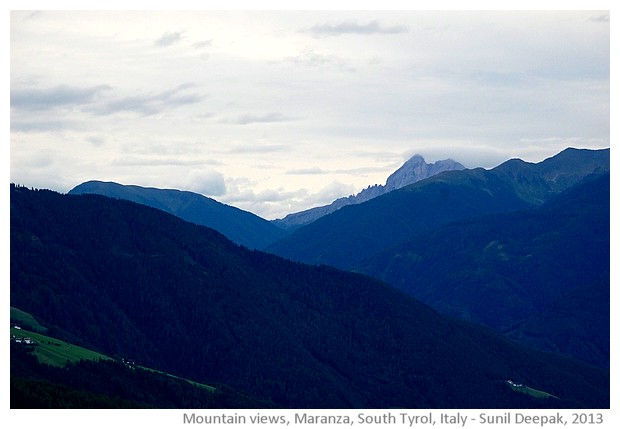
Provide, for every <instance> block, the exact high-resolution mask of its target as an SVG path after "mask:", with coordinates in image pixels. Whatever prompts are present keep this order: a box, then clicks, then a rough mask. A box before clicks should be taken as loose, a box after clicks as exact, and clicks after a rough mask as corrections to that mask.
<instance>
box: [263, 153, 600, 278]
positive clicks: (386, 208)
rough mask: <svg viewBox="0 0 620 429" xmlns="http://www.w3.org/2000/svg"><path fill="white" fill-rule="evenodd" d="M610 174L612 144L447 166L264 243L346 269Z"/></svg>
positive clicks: (285, 254) (298, 257) (279, 252)
mask: <svg viewBox="0 0 620 429" xmlns="http://www.w3.org/2000/svg"><path fill="white" fill-rule="evenodd" d="M608 171H609V149H604V150H577V149H567V150H565V151H563V152H561V153H559V154H558V155H556V156H555V157H552V158H549V159H547V160H545V161H542V162H540V163H537V164H533V163H527V162H524V161H521V160H517V159H515V160H510V161H507V162H505V163H503V164H502V165H500V166H498V167H496V168H494V169H491V170H485V169H482V168H476V169H473V170H458V171H445V172H443V173H440V174H437V175H435V176H432V177H429V178H427V179H425V180H422V181H419V182H417V183H414V184H413V185H409V186H406V187H404V188H401V189H397V190H394V191H392V192H389V193H387V194H384V195H382V196H379V197H377V198H374V199H372V200H370V201H367V202H365V203H362V204H357V205H351V206H347V207H343V208H342V209H340V210H338V211H336V212H334V213H331V214H329V215H327V216H324V217H322V218H320V219H318V220H316V221H315V222H313V223H311V224H308V225H306V226H304V227H302V228H300V229H298V230H296V231H295V232H293V233H292V234H290V235H288V236H286V237H285V238H283V239H281V240H279V241H278V242H276V243H274V244H273V245H271V246H269V247H268V248H267V250H268V251H270V252H272V253H275V254H277V255H280V256H283V257H286V258H289V259H292V260H296V261H300V262H306V263H311V264H327V265H332V266H334V267H338V268H344V269H349V268H351V267H353V266H354V265H356V264H358V263H360V262H361V261H363V260H364V259H366V258H369V257H371V256H372V255H374V254H376V253H379V252H381V251H383V250H386V249H389V248H391V247H394V246H396V245H398V244H399V243H402V242H405V241H407V240H408V239H410V238H411V237H413V236H415V235H418V234H423V233H425V232H428V231H430V230H432V229H435V228H438V227H440V226H443V225H446V224H448V223H451V222H455V221H459V220H465V219H472V218H475V217H478V216H483V215H487V214H493V213H502V212H510V211H515V210H522V209H526V208H530V207H534V206H536V205H539V204H541V203H542V202H544V201H546V200H547V199H548V198H550V197H552V196H554V195H557V194H559V193H560V192H562V191H563V190H565V189H567V188H568V187H570V186H572V185H574V184H576V183H578V182H579V181H580V180H582V179H583V178H584V177H586V176H587V175H589V174H592V173H597V172H600V173H603V172H608Z"/></svg>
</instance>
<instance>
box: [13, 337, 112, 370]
mask: <svg viewBox="0 0 620 429" xmlns="http://www.w3.org/2000/svg"><path fill="white" fill-rule="evenodd" d="M11 335H15V337H28V338H31V339H32V340H34V341H35V342H36V345H35V348H34V355H35V356H36V357H37V359H39V362H41V363H46V364H48V365H54V366H59V367H64V366H65V365H66V364H67V362H77V361H79V360H82V359H85V360H98V359H110V358H109V357H108V356H105V355H102V354H101V353H97V352H95V351H92V350H88V349H85V348H83V347H79V346H76V345H74V344H70V343H67V342H65V341H61V340H59V339H57V338H52V337H49V336H47V335H44V334H41V333H38V332H33V331H29V330H26V329H16V328H11Z"/></svg>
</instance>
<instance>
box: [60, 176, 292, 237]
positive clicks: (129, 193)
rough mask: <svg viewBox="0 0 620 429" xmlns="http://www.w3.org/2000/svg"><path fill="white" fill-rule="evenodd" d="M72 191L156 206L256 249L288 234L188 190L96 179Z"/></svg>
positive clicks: (257, 217) (253, 215)
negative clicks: (146, 186)
mask: <svg viewBox="0 0 620 429" xmlns="http://www.w3.org/2000/svg"><path fill="white" fill-rule="evenodd" d="M69 194H74V195H77V194H99V195H105V196H107V197H112V198H120V199H123V200H129V201H133V202H136V203H140V204H144V205H147V206H150V207H155V208H156V209H160V210H163V211H165V212H168V213H171V214H173V215H175V216H178V217H180V218H181V219H184V220H186V221H188V222H193V223H196V224H198V225H204V226H208V227H210V228H213V229H215V230H216V231H219V232H221V233H222V234H224V235H225V236H226V237H228V238H229V239H230V240H232V241H234V242H235V243H237V244H241V245H243V246H246V247H249V248H252V249H262V248H264V247H266V246H267V245H269V244H271V243H273V242H275V241H276V240H278V239H280V238H282V237H284V236H285V235H286V233H285V232H284V231H283V230H282V229H280V228H278V227H276V226H275V225H273V224H271V223H270V222H269V221H267V220H265V219H263V218H261V217H259V216H256V215H255V214H253V213H250V212H246V211H244V210H241V209H238V208H236V207H232V206H229V205H226V204H222V203H220V202H218V201H216V200H214V199H212V198H208V197H205V196H204V195H200V194H196V193H193V192H188V191H179V190H176V189H157V188H144V187H141V186H135V185H121V184H118V183H114V182H100V181H96V180H93V181H89V182H84V183H82V184H80V185H78V186H76V187H75V188H73V189H72V190H71V191H69Z"/></svg>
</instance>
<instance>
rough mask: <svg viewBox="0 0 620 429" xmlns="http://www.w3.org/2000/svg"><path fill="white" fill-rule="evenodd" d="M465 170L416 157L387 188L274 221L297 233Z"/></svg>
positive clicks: (374, 188)
mask: <svg viewBox="0 0 620 429" xmlns="http://www.w3.org/2000/svg"><path fill="white" fill-rule="evenodd" d="M464 169H465V167H464V166H463V165H461V164H460V163H458V162H456V161H453V160H452V159H445V160H440V161H437V162H435V163H433V164H427V163H426V161H424V158H423V157H422V156H421V155H414V156H413V157H412V158H411V159H409V160H408V161H407V162H405V163H404V164H403V165H402V166H401V167H400V168H399V169H398V170H396V171H395V172H394V173H392V174H391V175H390V176H389V177H388V179H387V181H386V183H385V185H373V186H369V187H368V188H366V189H364V190H362V191H361V192H360V193H359V194H356V195H351V196H348V197H343V198H338V199H337V200H335V201H334V202H332V203H331V204H329V205H326V206H321V207H314V208H311V209H308V210H304V211H301V212H298V213H292V214H289V215H287V216H286V217H285V218H283V219H276V220H274V221H272V222H273V223H274V224H275V225H277V226H279V227H281V228H285V229H297V228H299V227H301V226H303V225H307V224H309V223H311V222H314V221H315V220H317V219H319V218H321V217H323V216H325V215H328V214H330V213H333V212H335V211H336V210H338V209H340V208H342V207H344V206H349V205H353V204H361V203H363V202H366V201H368V200H371V199H373V198H376V197H378V196H380V195H383V194H385V193H388V192H390V191H393V190H395V189H400V188H403V187H405V186H407V185H411V184H413V183H416V182H419V181H420V180H423V179H426V178H428V177H431V176H434V175H436V174H439V173H441V172H443V171H450V170H464Z"/></svg>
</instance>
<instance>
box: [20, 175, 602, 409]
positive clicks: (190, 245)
mask: <svg viewBox="0 0 620 429" xmlns="http://www.w3.org/2000/svg"><path fill="white" fill-rule="evenodd" d="M10 205H11V261H10V267H11V305H12V306H15V307H18V308H20V309H23V310H24V311H27V312H28V313H30V314H32V315H33V316H35V317H36V318H37V320H39V321H41V323H43V324H44V325H45V326H47V327H49V328H50V329H54V330H56V331H57V332H59V333H60V332H66V333H70V334H72V335H73V337H74V341H75V342H81V343H82V344H84V345H89V346H90V347H92V348H94V349H97V350H100V351H102V352H104V353H106V354H108V355H114V354H118V355H122V356H132V357H134V358H135V359H136V361H137V363H138V364H145V365H147V366H149V367H152V368H157V369H160V370H164V371H166V372H169V373H172V374H177V375H180V376H183V377H186V378H189V379H192V380H196V381H199V382H206V383H208V384H218V383H223V384H226V385H228V386H230V387H231V388H233V389H235V391H240V392H244V393H245V394H247V395H249V396H251V397H255V398H258V399H260V400H263V401H267V402H269V403H273V404H274V406H278V407H295V408H305V407H309V408H314V407H321V408H323V407H325V408H349V407H366V408H388V407H404V408H418V407H420V408H452V407H456V408H489V407H491V408H493V407H502V408H521V407H527V408H529V407H552V408H556V407H564V406H565V407H586V408H606V407H608V406H609V372H608V371H606V370H600V369H596V368H593V367H588V366H586V365H583V364H580V363H578V362H576V361H572V360H569V359H565V358H560V357H557V356H554V355H550V354H542V353H539V352H534V351H531V350H528V349H525V348H523V347H521V346H518V345H516V344H514V343H511V342H509V341H507V340H505V339H504V338H502V337H501V336H499V335H495V334H493V333H491V332H489V331H487V330H485V329H481V328H478V327H476V326H473V325H468V324H464V323H462V322H458V321H455V320H452V319H448V318H446V317H444V316H441V315H439V314H438V313H436V312H435V311H433V310H431V309H430V308H428V307H426V306H425V305H423V304H421V303H419V302H418V301H416V300H414V299H413V298H410V297H408V296H407V295H405V294H404V293H403V292H399V291H397V290H396V289H394V288H392V287H391V286H388V285H387V284H385V283H382V282H379V281H377V280H373V279H371V278H368V277H365V276H361V275H358V274H353V273H346V272H341V271H337V270H335V269H332V268H327V267H311V266H306V265H302V264H297V263H292V262H288V261H286V260H283V259H281V258H278V257H275V256H272V255H268V254H265V253H262V252H258V251H250V250H247V249H245V248H243V247H240V246H237V245H235V244H233V243H232V242H230V241H228V240H227V239H225V238H224V237H223V236H222V235H220V234H219V233H217V232H215V231H213V230H211V229H208V228H205V227H201V226H197V225H194V224H190V223H187V222H184V221H182V220H181V219H179V218H176V217H174V216H171V215H168V214H166V213H163V212H161V211H159V210H155V209H152V208H149V207H145V206H142V205H138V204H134V203H131V202H128V201H121V200H113V199H110V198H106V197H102V196H98V195H61V194H58V193H55V192H51V191H32V190H28V189H26V188H22V187H16V186H14V185H11V201H10ZM507 379H510V380H516V381H519V382H522V383H525V384H527V385H529V386H531V387H534V388H537V389H541V390H544V391H546V392H549V393H551V394H553V395H555V396H557V397H558V398H559V399H547V400H535V399H533V398H530V397H528V396H526V395H522V394H520V393H517V392H513V391H512V390H511V389H510V388H508V387H507V385H506V383H505V380H507Z"/></svg>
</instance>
